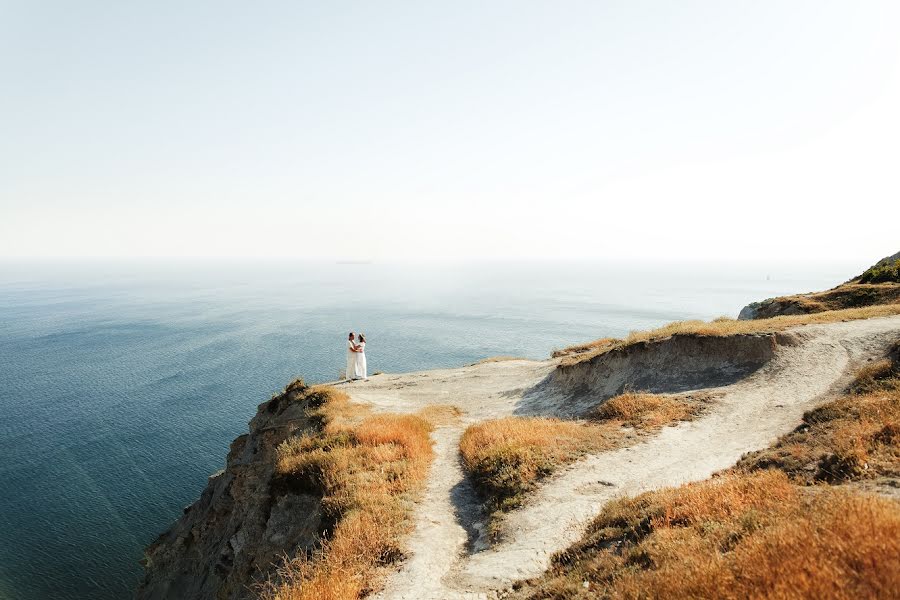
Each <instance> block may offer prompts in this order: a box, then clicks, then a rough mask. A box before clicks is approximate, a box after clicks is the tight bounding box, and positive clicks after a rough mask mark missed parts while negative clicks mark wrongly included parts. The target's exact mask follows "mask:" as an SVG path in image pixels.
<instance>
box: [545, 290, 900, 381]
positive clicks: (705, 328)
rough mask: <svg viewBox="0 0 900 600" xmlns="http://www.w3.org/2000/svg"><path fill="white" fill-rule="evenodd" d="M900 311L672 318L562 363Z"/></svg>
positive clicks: (892, 307) (893, 308)
mask: <svg viewBox="0 0 900 600" xmlns="http://www.w3.org/2000/svg"><path fill="white" fill-rule="evenodd" d="M898 314H900V304H887V305H879V306H865V307H861V308H848V309H844V310H832V311H825V312H819V313H815V314H808V315H789V316H787V315H785V316H780V317H772V318H771V319H755V320H750V321H738V320H737V319H729V318H726V317H720V318H718V319H716V320H714V321H710V322H707V321H675V322H673V323H669V324H668V325H665V326H663V327H660V328H658V329H653V330H650V331H635V332H632V333H630V334H629V335H628V337H626V338H625V339H623V340H616V341H615V342H614V343H611V344H606V345H600V346H598V347H595V348H593V349H591V350H587V351H584V352H581V353H577V354H572V355H570V356H567V357H565V358H563V360H562V362H561V363H560V364H561V365H562V366H569V365H573V364H577V363H580V362H584V361H587V360H590V359H592V358H594V357H595V356H598V355H600V354H604V353H606V352H609V351H610V350H614V349H617V348H624V347H626V346H630V345H632V344H637V343H640V342H653V341H658V340H663V339H666V338H670V337H672V336H675V335H697V336H717V337H726V336H731V335H745V334H754V333H774V332H777V331H783V330H785V329H787V328H789V327H796V326H799V325H812V324H817V323H835V322H838V321H854V320H858V319H871V318H874V317H886V316H893V315H898Z"/></svg>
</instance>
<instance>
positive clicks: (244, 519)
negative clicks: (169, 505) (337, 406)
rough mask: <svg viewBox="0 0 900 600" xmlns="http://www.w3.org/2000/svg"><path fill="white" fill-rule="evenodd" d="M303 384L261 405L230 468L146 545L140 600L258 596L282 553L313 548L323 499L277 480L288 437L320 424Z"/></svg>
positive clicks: (239, 442) (233, 448)
mask: <svg viewBox="0 0 900 600" xmlns="http://www.w3.org/2000/svg"><path fill="white" fill-rule="evenodd" d="M308 391H309V388H307V387H306V386H304V385H303V384H302V382H299V381H298V382H295V383H293V384H291V385H290V386H288V388H287V389H286V390H285V392H284V393H282V394H280V395H278V396H275V397H273V398H272V399H271V400H269V401H268V402H265V403H263V404H261V405H260V406H259V408H258V411H257V414H256V416H255V417H254V418H253V419H252V420H251V421H250V432H249V434H245V435H242V436H240V437H238V438H237V439H236V440H234V442H233V443H232V444H231V450H230V452H229V453H228V459H227V465H226V467H225V469H224V470H223V471H221V472H219V473H217V474H215V475H213V476H212V477H210V478H209V483H208V485H207V486H206V489H205V490H204V491H203V493H202V495H201V496H200V499H199V500H197V501H196V502H194V504H192V505H191V506H189V507H188V508H186V509H185V511H184V514H183V515H182V517H181V518H180V519H178V521H177V522H176V523H175V524H174V525H173V526H172V527H171V528H170V529H169V530H168V531H166V532H165V533H163V534H162V535H161V536H160V537H159V538H158V539H157V540H156V541H155V542H153V543H152V544H151V545H150V546H149V547H148V548H147V549H146V551H145V556H144V560H143V561H142V562H143V565H144V569H145V576H144V580H143V581H142V582H141V585H140V587H139V588H138V591H137V593H136V595H135V597H136V598H138V599H160V600H161V599H163V598H191V599H203V598H217V599H225V598H227V599H241V598H247V597H253V596H254V594H253V591H252V586H253V585H254V584H255V583H258V582H259V581H261V580H264V579H265V578H266V577H267V576H268V575H269V574H271V573H272V571H273V569H274V568H275V566H276V565H277V563H278V561H279V560H280V558H281V557H282V556H283V555H284V554H285V553H287V554H290V555H294V554H296V553H298V552H302V551H304V550H311V549H313V548H314V547H315V545H316V543H317V541H318V540H319V539H320V534H321V532H322V530H323V529H324V528H325V527H327V523H325V520H324V518H323V515H322V508H321V502H320V498H319V497H318V496H317V495H315V494H314V493H312V492H309V491H305V490H297V489H291V488H290V487H289V486H285V485H282V484H280V483H279V481H278V480H277V479H274V478H273V475H274V468H275V452H276V448H277V447H278V445H279V444H280V443H281V442H282V441H284V440H285V439H286V438H288V437H290V436H293V435H298V434H300V433H302V432H303V431H312V430H315V429H317V428H318V427H319V426H320V423H319V422H318V421H317V420H316V419H315V418H313V417H310V415H309V414H308V411H307V409H308V408H310V404H311V403H315V401H316V396H315V395H314V394H313V395H310V394H309V393H308Z"/></svg>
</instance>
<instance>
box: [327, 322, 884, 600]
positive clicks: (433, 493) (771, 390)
mask: <svg viewBox="0 0 900 600" xmlns="http://www.w3.org/2000/svg"><path fill="white" fill-rule="evenodd" d="M898 338H900V316H897V317H886V318H878V319H868V320H860V321H848V322H842V323H832V324H827V325H809V326H804V327H799V328H795V329H792V330H789V331H788V332H785V333H783V334H780V339H781V340H782V342H783V343H781V344H779V345H778V347H777V349H776V352H775V355H774V358H772V359H771V360H770V361H769V362H767V363H766V364H765V365H763V366H762V367H761V368H760V369H758V370H757V371H755V372H754V373H753V374H751V375H749V376H747V377H746V378H744V379H742V380H740V381H738V382H737V383H734V384H732V385H728V386H724V387H718V388H706V389H708V390H710V391H715V392H716V394H717V396H718V398H717V401H716V402H715V404H713V405H712V407H711V408H710V409H709V410H708V411H706V412H705V413H704V415H703V416H702V417H701V418H699V419H697V420H695V421H690V422H684V423H680V424H678V425H677V426H674V427H667V428H665V429H663V430H662V431H661V432H660V433H659V434H658V435H656V436H654V437H651V438H648V439H646V441H643V442H641V443H639V444H638V445H635V446H631V447H627V448H622V449H618V450H613V451H610V452H604V453H599V454H594V455H591V456H588V457H586V458H585V459H583V460H581V461H579V462H577V463H575V464H574V465H572V466H570V467H569V468H567V469H565V470H564V471H562V472H561V473H560V474H558V475H556V476H554V477H552V478H550V479H549V480H547V481H546V482H544V483H543V484H542V485H541V486H540V488H539V489H538V490H537V491H536V492H535V493H534V494H533V495H532V497H531V498H530V499H529V501H528V502H527V503H526V504H525V505H524V506H523V507H522V508H520V509H518V510H516V511H513V512H511V513H510V514H509V515H508V517H507V518H506V519H505V520H504V522H503V534H502V536H501V537H502V539H503V541H502V542H500V543H498V544H495V545H494V546H493V547H488V546H487V544H486V543H485V541H484V537H483V531H484V526H485V523H484V521H483V515H482V514H481V512H480V505H479V503H478V500H477V498H476V496H475V493H474V490H473V489H472V488H471V485H470V484H469V483H468V481H467V479H466V478H465V476H464V473H463V470H462V468H461V466H460V463H459V457H458V447H457V446H458V442H459V437H460V436H461V435H462V432H463V431H464V430H465V428H466V427H467V426H468V425H470V424H472V423H475V422H478V421H481V420H484V419H488V418H497V417H502V416H506V415H511V414H523V411H522V406H523V402H522V400H523V396H524V394H525V393H526V392H528V393H529V403H528V406H529V407H532V408H530V409H529V412H532V413H534V414H539V413H540V414H552V413H553V411H554V410H556V407H559V406H561V404H562V403H563V402H562V401H561V398H560V395H559V393H558V392H556V391H555V390H554V388H553V386H552V385H546V384H545V385H538V384H540V383H541V382H544V381H545V380H546V378H547V377H548V376H549V375H550V374H551V373H552V372H553V370H554V369H555V368H556V365H557V362H556V361H553V360H550V361H526V360H514V361H498V362H486V363H480V364H476V365H471V366H468V367H463V368H460V369H447V370H437V371H428V372H423V373H411V374H405V375H380V376H376V377H372V378H371V379H370V380H369V381H367V382H352V383H348V384H344V385H342V388H343V389H344V390H345V391H347V392H348V393H349V394H350V395H351V397H352V398H353V399H354V400H355V401H358V402H364V403H369V404H371V405H372V407H373V409H374V410H376V411H389V412H416V411H418V410H421V409H422V408H425V407H427V406H429V405H447V404H450V405H454V406H457V407H458V408H460V409H462V410H463V411H464V413H463V415H462V416H461V417H459V419H458V420H456V421H455V422H453V423H451V424H449V425H444V426H441V427H438V428H437V429H436V430H435V431H434V433H433V439H434V442H435V453H436V458H435V462H434V464H433V466H432V469H431V472H430V474H429V479H428V483H427V487H426V491H425V494H424V497H423V499H422V500H421V502H420V503H419V504H418V506H417V512H416V517H415V519H416V524H415V530H414V532H413V534H412V535H411V536H410V538H409V539H408V540H407V544H406V546H407V556H408V558H407V560H406V561H404V562H403V564H402V565H401V567H400V569H399V570H398V571H397V572H396V573H394V574H393V575H392V576H390V577H389V578H388V581H387V582H386V585H385V588H384V590H382V592H381V593H380V594H378V596H377V598H379V599H382V600H395V599H397V600H399V599H404V600H406V599H409V600H412V599H433V600H438V599H440V600H450V599H457V598H459V599H464V598H494V597H497V594H498V593H500V592H502V591H503V590H504V589H507V588H509V586H511V585H512V583H514V582H515V581H516V580H519V579H523V578H527V577H534V576H537V575H539V574H540V573H542V572H543V571H544V570H545V569H546V568H547V566H548V564H549V561H550V557H551V556H552V555H553V553H555V552H557V551H559V550H561V549H563V548H565V547H567V546H569V545H570V544H571V543H572V542H574V541H575V540H577V539H578V538H579V537H580V536H581V534H582V533H583V531H584V528H585V527H586V526H587V524H588V523H589V522H590V520H591V519H592V518H593V517H594V516H595V515H596V514H597V513H598V512H599V510H600V508H601V507H602V506H603V505H604V504H605V503H606V502H608V501H609V500H611V499H613V498H616V497H619V496H622V495H626V494H628V495H630V494H634V493H637V492H641V491H644V490H648V489H655V488H659V487H664V486H669V485H677V484H680V483H683V482H687V481H695V480H700V479H705V478H707V477H709V476H710V475H711V474H712V473H714V472H715V471H717V470H720V469H723V468H726V467H729V466H731V465H732V464H734V463H735V462H736V461H737V460H738V459H739V458H740V456H741V455H742V454H744V453H745V452H749V451H751V450H756V449H759V448H763V447H765V446H767V445H768V444H770V443H771V442H772V441H774V440H775V439H776V438H777V437H778V436H780V435H782V434H784V433H787V432H788V431H790V430H791V429H793V428H794V427H795V426H796V425H797V424H798V423H799V422H800V420H801V417H802V415H803V413H804V411H806V410H809V409H810V408H812V407H814V406H817V405H818V404H820V403H822V402H823V401H825V400H826V399H827V398H828V397H829V396H830V395H831V394H833V393H834V392H836V391H838V390H839V389H840V388H841V387H842V386H843V385H845V384H846V381H847V378H848V377H849V374H850V372H851V370H852V369H853V368H855V367H856V366H857V365H858V364H860V363H861V362H863V361H865V360H868V359H871V358H874V357H877V356H880V355H881V354H883V352H884V351H885V349H886V348H887V346H888V345H889V344H890V343H892V342H894V341H896V340H897V339H898ZM661 343H665V342H661ZM535 390H537V391H538V393H539V394H543V400H544V401H543V402H540V401H539V402H534V395H535V393H536V392H535ZM588 394H589V392H588ZM539 400H540V398H539ZM601 400H603V398H602V397H598V398H597V401H601ZM542 407H543V408H544V409H546V410H545V412H543V413H541V410H542Z"/></svg>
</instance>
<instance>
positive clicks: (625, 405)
mask: <svg viewBox="0 0 900 600" xmlns="http://www.w3.org/2000/svg"><path fill="white" fill-rule="evenodd" d="M706 400H708V398H707V397H703V398H699V397H695V396H687V397H677V396H662V395H656V394H643V393H642V394H635V393H627V394H622V395H621V396H616V397H615V398H610V399H609V400H606V401H605V402H603V403H601V404H600V405H599V406H598V407H597V408H596V409H594V410H593V411H591V412H590V413H589V415H588V418H589V420H588V421H563V420H560V419H556V418H549V417H506V418H503V419H494V420H490V421H484V422H482V423H478V424H476V425H472V426H470V427H469V428H468V429H467V430H466V431H465V433H464V434H463V437H462V439H461V440H460V452H461V453H462V457H463V464H464V466H465V468H466V470H467V471H468V472H469V473H470V475H471V477H472V479H473V481H474V483H475V486H476V488H477V489H478V490H479V491H480V493H481V494H482V496H483V497H484V499H485V503H486V505H487V507H488V509H489V511H490V512H491V513H492V514H493V515H494V516H499V515H500V514H502V513H503V512H505V511H508V510H510V509H512V508H515V507H517V506H519V505H520V504H521V503H522V501H523V500H524V498H525V497H526V495H527V494H528V492H530V491H531V490H533V489H534V487H535V485H536V484H537V482H538V481H539V480H540V479H541V478H543V477H546V476H548V475H550V474H551V473H553V472H554V471H555V470H557V469H558V468H560V467H561V466H564V465H567V464H569V463H571V462H573V461H575V460H577V459H578V458H580V457H581V456H583V455H584V454H586V453H590V452H600V451H604V450H610V449H613V448H617V447H622V446H624V445H627V444H629V443H630V442H632V441H633V440H635V439H636V438H637V436H638V435H640V434H641V433H648V432H653V431H657V430H659V429H660V428H661V427H663V426H665V425H668V424H672V423H674V422H677V421H680V420H686V419H690V418H692V417H693V416H694V415H696V414H698V412H699V411H700V410H701V408H702V406H703V402H704V401H706ZM623 425H627V426H628V427H631V428H633V429H634V430H635V431H628V430H627V429H624V428H623Z"/></svg>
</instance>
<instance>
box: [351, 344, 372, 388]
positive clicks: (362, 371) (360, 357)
mask: <svg viewBox="0 0 900 600" xmlns="http://www.w3.org/2000/svg"><path fill="white" fill-rule="evenodd" d="M355 354H356V366H355V369H354V371H353V376H354V377H353V378H354V379H368V378H369V375H368V373H367V372H366V370H367V368H366V336H364V335H363V334H359V343H358V344H356V352H355Z"/></svg>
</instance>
